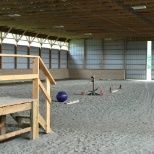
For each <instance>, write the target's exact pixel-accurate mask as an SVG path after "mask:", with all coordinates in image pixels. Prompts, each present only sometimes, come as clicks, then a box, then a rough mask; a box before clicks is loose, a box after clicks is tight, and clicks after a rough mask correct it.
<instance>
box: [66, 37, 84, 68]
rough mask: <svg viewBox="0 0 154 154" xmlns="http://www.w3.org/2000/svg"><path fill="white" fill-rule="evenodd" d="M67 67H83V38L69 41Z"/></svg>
mask: <svg viewBox="0 0 154 154" xmlns="http://www.w3.org/2000/svg"><path fill="white" fill-rule="evenodd" d="M68 67H69V68H84V40H72V41H70V49H69V59H68Z"/></svg>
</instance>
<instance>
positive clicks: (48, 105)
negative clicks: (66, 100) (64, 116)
mask: <svg viewBox="0 0 154 154" xmlns="http://www.w3.org/2000/svg"><path fill="white" fill-rule="evenodd" d="M46 90H47V94H48V95H49V97H50V81H49V79H48V78H47V77H46ZM50 103H51V102H49V101H48V100H46V133H51V128H50V114H51V112H50Z"/></svg>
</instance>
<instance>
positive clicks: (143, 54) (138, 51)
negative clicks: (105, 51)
mask: <svg viewBox="0 0 154 154" xmlns="http://www.w3.org/2000/svg"><path fill="white" fill-rule="evenodd" d="M146 63H147V42H146V41H143V42H127V47H126V79H146Z"/></svg>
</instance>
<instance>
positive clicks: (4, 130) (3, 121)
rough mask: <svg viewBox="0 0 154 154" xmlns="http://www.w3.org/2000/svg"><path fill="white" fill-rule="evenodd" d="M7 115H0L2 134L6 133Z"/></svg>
mask: <svg viewBox="0 0 154 154" xmlns="http://www.w3.org/2000/svg"><path fill="white" fill-rule="evenodd" d="M5 123H6V115H3V116H0V135H3V134H5V133H6V125H5Z"/></svg>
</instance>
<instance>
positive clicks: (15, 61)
mask: <svg viewBox="0 0 154 154" xmlns="http://www.w3.org/2000/svg"><path fill="white" fill-rule="evenodd" d="M14 54H15V55H17V44H15V45H14ZM14 68H15V69H17V57H14Z"/></svg>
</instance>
